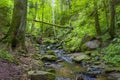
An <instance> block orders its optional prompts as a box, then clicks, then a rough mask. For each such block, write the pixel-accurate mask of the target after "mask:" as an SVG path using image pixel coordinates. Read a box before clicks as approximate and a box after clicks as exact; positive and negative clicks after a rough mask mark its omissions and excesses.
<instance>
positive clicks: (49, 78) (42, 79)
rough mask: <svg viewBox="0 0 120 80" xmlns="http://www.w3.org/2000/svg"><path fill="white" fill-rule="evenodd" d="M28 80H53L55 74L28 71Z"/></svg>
mask: <svg viewBox="0 0 120 80" xmlns="http://www.w3.org/2000/svg"><path fill="white" fill-rule="evenodd" d="M28 77H29V78H30V80H55V74H54V73H50V72H46V71H29V72H28Z"/></svg>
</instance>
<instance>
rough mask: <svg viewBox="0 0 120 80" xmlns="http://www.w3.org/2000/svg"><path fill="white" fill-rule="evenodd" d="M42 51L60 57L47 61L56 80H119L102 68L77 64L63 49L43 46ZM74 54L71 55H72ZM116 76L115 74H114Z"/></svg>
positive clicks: (47, 66)
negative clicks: (48, 51) (53, 53)
mask: <svg viewBox="0 0 120 80" xmlns="http://www.w3.org/2000/svg"><path fill="white" fill-rule="evenodd" d="M40 49H42V50H40V51H42V53H43V54H45V52H46V51H47V50H53V51H54V52H55V53H56V56H57V57H59V58H58V60H55V61H52V62H51V61H45V63H46V68H49V67H52V68H53V69H54V70H55V75H56V79H55V80H119V78H120V76H119V77H118V78H114V76H110V75H108V74H106V73H104V72H103V70H102V68H97V69H96V68H95V67H92V66H86V65H84V62H82V63H75V62H74V61H72V59H71V58H70V56H67V54H65V51H64V50H63V49H57V48H55V47H53V46H52V47H51V46H45V45H42V47H40ZM72 54H74V53H71V54H70V55H72ZM94 73H95V74H94ZM113 74H114V73H113Z"/></svg>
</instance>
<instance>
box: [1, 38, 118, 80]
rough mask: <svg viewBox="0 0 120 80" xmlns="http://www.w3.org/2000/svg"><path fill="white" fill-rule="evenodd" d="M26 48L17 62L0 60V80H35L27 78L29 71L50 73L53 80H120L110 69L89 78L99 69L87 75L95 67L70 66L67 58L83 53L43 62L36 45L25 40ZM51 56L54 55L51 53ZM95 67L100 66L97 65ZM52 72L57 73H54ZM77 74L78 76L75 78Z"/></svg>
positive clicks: (75, 64)
mask: <svg viewBox="0 0 120 80" xmlns="http://www.w3.org/2000/svg"><path fill="white" fill-rule="evenodd" d="M26 46H27V49H28V54H22V53H20V54H19V56H18V55H17V57H15V58H16V60H17V61H15V62H9V61H7V60H2V59H1V60H0V80H37V79H30V78H31V77H29V75H28V72H29V71H46V72H50V73H51V72H52V73H54V74H55V75H57V78H56V79H54V80H119V79H120V73H119V72H117V71H114V70H111V68H110V70H109V69H108V72H107V73H97V75H96V74H95V77H91V75H92V76H93V75H94V72H95V71H101V70H99V69H97V70H95V71H94V70H92V72H93V73H92V74H91V73H90V74H88V73H87V69H96V66H94V67H95V68H91V66H90V65H91V64H92V63H87V64H86V63H85V64H84V62H85V61H84V62H83V63H82V66H81V63H72V64H71V62H70V60H69V58H70V59H71V58H73V57H75V56H83V55H82V54H84V52H77V53H76V52H75V53H70V54H64V55H62V56H60V58H58V59H55V60H53V61H51V60H45V61H44V60H42V58H41V57H42V56H41V54H40V50H39V48H38V49H36V47H35V46H36V44H33V43H30V40H28V39H27V41H26ZM47 47H48V46H47ZM59 52H60V51H59ZM50 54H51V53H50ZM52 55H54V54H53V53H52ZM13 56H15V54H14V55H13ZM61 59H62V60H61ZM90 61H91V60H90ZM66 62H67V63H66ZM96 64H97V63H96ZM100 64H102V62H100ZM83 65H84V66H83ZM86 66H87V67H86ZM97 67H100V66H99V65H97ZM102 67H104V66H102ZM107 68H109V67H107ZM54 70H55V71H57V72H54ZM102 71H104V70H102ZM81 72H85V73H81ZM78 74H79V76H76V75H78ZM81 74H82V78H81ZM65 77H66V78H65ZM74 77H75V78H74ZM42 78H43V77H42ZM38 80H39V79H38ZM45 80H53V79H45Z"/></svg>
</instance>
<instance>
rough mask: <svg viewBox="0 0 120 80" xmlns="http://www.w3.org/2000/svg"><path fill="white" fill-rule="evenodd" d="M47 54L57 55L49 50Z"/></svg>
mask: <svg viewBox="0 0 120 80" xmlns="http://www.w3.org/2000/svg"><path fill="white" fill-rule="evenodd" d="M46 54H47V55H54V56H55V55H56V53H55V52H54V51H53V50H48V51H46Z"/></svg>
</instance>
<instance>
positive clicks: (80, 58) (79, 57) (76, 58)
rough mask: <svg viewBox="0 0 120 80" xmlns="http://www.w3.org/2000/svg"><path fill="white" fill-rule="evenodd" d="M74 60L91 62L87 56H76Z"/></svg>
mask: <svg viewBox="0 0 120 80" xmlns="http://www.w3.org/2000/svg"><path fill="white" fill-rule="evenodd" d="M72 59H73V61H75V62H81V61H82V60H89V59H90V57H89V56H88V55H86V54H80V55H78V56H76V57H74V58H72Z"/></svg>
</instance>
